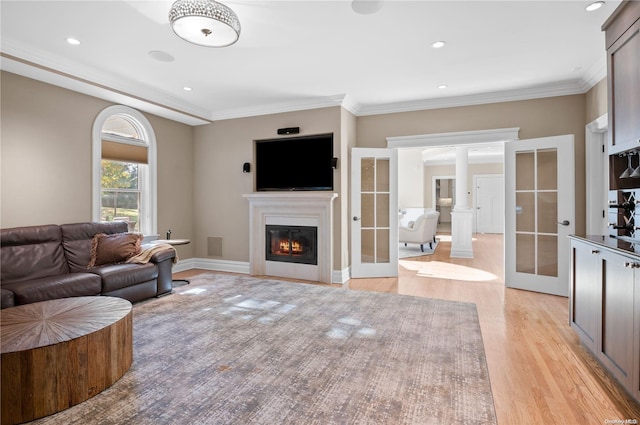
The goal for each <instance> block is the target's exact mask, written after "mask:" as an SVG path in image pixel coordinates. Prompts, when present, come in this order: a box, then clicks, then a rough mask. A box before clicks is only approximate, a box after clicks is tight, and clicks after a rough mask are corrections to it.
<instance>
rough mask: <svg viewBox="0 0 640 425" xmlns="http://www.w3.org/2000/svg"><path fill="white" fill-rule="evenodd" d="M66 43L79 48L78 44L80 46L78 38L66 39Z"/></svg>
mask: <svg viewBox="0 0 640 425" xmlns="http://www.w3.org/2000/svg"><path fill="white" fill-rule="evenodd" d="M65 41H66V42H67V43H69V44H71V45H72V46H77V45H78V44H80V40H78V39H77V38H73V37H67V38H65Z"/></svg>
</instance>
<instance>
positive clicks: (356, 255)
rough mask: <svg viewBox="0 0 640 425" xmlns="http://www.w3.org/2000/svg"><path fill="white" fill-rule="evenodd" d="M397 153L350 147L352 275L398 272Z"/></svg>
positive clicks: (387, 150)
mask: <svg viewBox="0 0 640 425" xmlns="http://www.w3.org/2000/svg"><path fill="white" fill-rule="evenodd" d="M397 168H398V156H397V151H396V150H395V149H372V148H352V149H351V217H352V220H351V277H354V278H358V277H393V276H397V275H398V169H397Z"/></svg>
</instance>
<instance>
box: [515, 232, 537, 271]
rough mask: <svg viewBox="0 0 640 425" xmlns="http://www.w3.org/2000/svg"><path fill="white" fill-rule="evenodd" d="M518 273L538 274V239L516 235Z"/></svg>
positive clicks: (529, 235)
mask: <svg viewBox="0 0 640 425" xmlns="http://www.w3.org/2000/svg"><path fill="white" fill-rule="evenodd" d="M516 271H517V272H519V273H531V274H534V273H535V272H536V237H535V235H531V234H527V233H516Z"/></svg>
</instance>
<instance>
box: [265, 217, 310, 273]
mask: <svg viewBox="0 0 640 425" xmlns="http://www.w3.org/2000/svg"><path fill="white" fill-rule="evenodd" d="M317 239H318V228H317V227H315V226H283V225H267V226H266V235H265V242H266V253H265V254H266V255H265V259H266V260H267V261H282V262H287V263H300V264H312V265H317V264H318V249H317Z"/></svg>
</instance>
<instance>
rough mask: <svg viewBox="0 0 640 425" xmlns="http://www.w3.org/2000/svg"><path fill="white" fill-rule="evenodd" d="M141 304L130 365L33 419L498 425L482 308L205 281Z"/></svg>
mask: <svg viewBox="0 0 640 425" xmlns="http://www.w3.org/2000/svg"><path fill="white" fill-rule="evenodd" d="M191 282H192V283H191V284H190V285H185V286H182V287H179V288H177V289H175V290H174V294H172V295H169V296H166V297H163V298H159V299H152V300H148V301H145V302H143V303H139V304H136V305H135V306H134V309H133V312H134V325H133V326H134V362H133V366H132V367H131V369H130V370H129V371H128V372H127V373H126V374H125V375H124V376H123V377H122V378H121V379H120V380H119V381H118V382H116V383H115V384H114V385H113V386H112V387H111V388H108V389H107V390H105V391H103V392H102V393H100V394H98V395H97V396H95V397H93V398H91V399H89V400H87V401H86V402H84V403H81V404H79V405H77V406H74V407H72V408H70V409H67V410H65V411H63V412H60V413H57V414H55V415H52V416H49V417H47V418H42V419H40V420H38V421H35V422H33V423H36V424H78V425H80V424H82V425H85V424H101V425H104V424H154V425H157V424H216V425H217V424H296V425H298V424H319V425H320V424H321V425H327V424H367V425H369V424H394V425H395V424H454V423H456V424H457V423H460V424H476V425H478V424H495V423H496V417H495V410H494V405H493V397H492V394H491V386H490V383H489V376H488V371H487V366H486V359H485V353H484V347H483V343H482V335H481V333H480V325H479V323H478V318H477V311H476V306H475V305H474V304H468V303H459V302H451V301H440V300H433V299H427V298H418V297H411V296H402V295H393V294H381V293H369V292H358V291H350V290H345V289H341V288H334V287H326V286H321V285H311V284H304V283H292V282H281V281H275V280H265V279H256V278H251V277H244V276H231V275H217V274H205V275H200V276H198V277H194V278H193V279H192V280H191Z"/></svg>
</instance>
